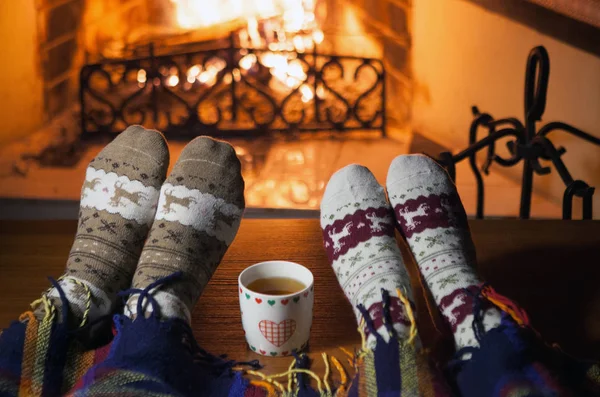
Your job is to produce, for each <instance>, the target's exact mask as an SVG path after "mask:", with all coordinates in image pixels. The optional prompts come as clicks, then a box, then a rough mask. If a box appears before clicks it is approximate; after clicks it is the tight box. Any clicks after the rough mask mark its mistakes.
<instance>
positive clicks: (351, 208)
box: [321, 165, 412, 346]
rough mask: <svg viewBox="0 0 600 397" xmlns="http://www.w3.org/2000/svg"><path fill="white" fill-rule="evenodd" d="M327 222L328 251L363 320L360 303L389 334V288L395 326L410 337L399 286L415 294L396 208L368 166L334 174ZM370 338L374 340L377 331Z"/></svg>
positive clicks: (325, 207) (326, 199) (324, 207)
mask: <svg viewBox="0 0 600 397" xmlns="http://www.w3.org/2000/svg"><path fill="white" fill-rule="evenodd" d="M321 228H322V229H323V240H324V244H325V249H326V251H327V255H328V256H329V260H330V262H331V265H332V267H333V270H334V272H335V274H336V276H337V279H338V281H339V283H340V285H341V287H342V289H343V290H344V293H345V294H346V296H347V297H348V299H349V300H350V303H351V304H352V306H353V307H355V313H356V317H357V320H358V321H359V322H360V320H361V318H362V314H361V312H360V311H359V310H358V309H356V306H357V305H359V304H362V305H364V307H365V308H366V309H367V310H368V312H369V314H370V317H371V318H372V319H373V323H374V326H375V329H376V330H377V332H378V333H379V334H381V335H382V336H383V338H384V339H385V340H386V341H387V340H389V332H387V330H386V328H385V316H384V310H383V303H382V289H383V290H386V291H388V292H389V294H390V309H391V311H390V317H391V322H392V323H393V327H394V329H395V330H396V331H397V333H398V335H399V336H400V337H401V338H403V337H406V335H407V334H408V326H409V325H410V322H409V321H408V317H407V316H406V311H405V308H404V305H403V304H402V302H401V301H400V299H399V298H398V295H397V293H396V289H400V290H401V291H403V293H405V294H406V295H407V297H408V298H409V299H411V300H412V292H411V288H410V280H409V277H408V274H407V272H406V268H405V267H404V263H403V261H402V256H401V254H400V250H399V248H398V245H397V244H396V239H395V237H394V216H393V212H392V208H391V207H390V205H389V204H388V202H387V201H386V198H385V192H384V190H383V188H382V187H381V186H380V185H379V184H378V183H377V181H376V180H375V177H374V176H373V174H371V172H370V171H369V170H368V169H367V168H365V167H362V166H359V165H349V166H347V167H345V168H342V169H341V170H339V171H338V172H336V173H335V174H334V175H333V176H332V177H331V179H330V181H329V183H328V185H327V188H326V189H325V194H324V196H323V200H322V202H321ZM366 331H367V334H368V330H366ZM367 341H368V343H369V345H370V346H373V344H374V343H375V341H376V338H375V335H368V339H367Z"/></svg>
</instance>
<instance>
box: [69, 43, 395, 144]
mask: <svg viewBox="0 0 600 397" xmlns="http://www.w3.org/2000/svg"><path fill="white" fill-rule="evenodd" d="M268 53H270V52H269V51H268V50H265V49H246V48H238V47H236V46H235V43H234V42H233V41H231V42H230V45H229V46H226V47H225V48H219V49H214V50H205V51H193V52H187V53H177V54H170V55H160V56H156V55H155V53H154V49H153V47H152V46H149V48H148V56H147V57H144V58H138V59H128V60H108V61H105V62H102V63H97V64H91V65H86V66H84V67H83V68H82V70H81V73H80V93H79V94H80V96H79V97H80V102H81V130H82V139H84V140H88V139H94V138H96V137H103V136H111V135H115V134H118V133H119V132H120V131H122V130H123V129H124V128H125V126H126V125H128V124H132V123H144V124H146V125H147V126H149V127H153V128H159V129H160V130H161V131H163V132H164V133H165V134H166V135H168V136H169V137H171V138H175V139H177V138H185V139H189V138H192V137H193V136H195V135H199V134H208V135H213V136H217V137H238V136H243V137H246V138H252V137H253V136H260V135H262V134H263V133H266V132H269V131H299V132H303V131H305V132H319V131H335V130H338V131H351V130H361V131H373V132H377V133H378V134H380V135H381V136H384V135H385V118H386V113H385V98H384V95H385V70H384V68H383V63H382V62H381V61H380V60H377V59H370V58H357V57H345V56H338V55H335V56H334V55H326V54H321V53H319V52H318V51H317V50H316V49H315V50H314V51H313V52H308V53H292V54H293V55H292V56H291V58H293V59H294V60H295V61H296V62H298V63H299V64H301V65H302V69H303V73H304V75H305V76H303V77H302V78H301V79H300V80H298V81H297V82H296V83H294V84H293V85H290V86H288V87H286V86H285V84H283V85H281V84H280V83H281V82H280V81H275V79H276V77H275V76H274V75H272V74H271V73H270V71H269V67H267V66H265V65H262V64H261V63H260V59H261V58H262V57H263V56H264V55H265V54H268ZM248 54H252V56H254V57H255V59H257V60H259V61H258V62H256V63H255V64H254V66H253V67H252V68H245V69H243V68H241V64H240V62H241V59H242V58H244V57H245V56H248ZM275 54H277V53H275ZM286 54H288V55H289V54H291V53H289V52H288V53H286ZM211 64H212V65H213V66H210V65H211ZM215 64H217V65H218V66H217V67H215V66H214V65H215ZM194 65H197V66H198V68H199V69H202V70H203V71H206V70H209V69H210V68H211V67H212V68H213V69H212V70H214V71H215V72H214V74H213V75H210V76H209V78H207V79H204V80H202V79H200V80H198V79H195V78H194V77H197V76H192V77H190V70H191V69H190V68H192V67H193V66H194ZM367 70H368V71H369V72H367ZM173 76H175V77H173ZM344 76H353V77H354V80H348V79H347V78H345V77H344ZM346 80H348V81H346ZM359 80H360V83H361V84H360V85H359V84H356V82H357V81H359ZM99 83H100V84H99ZM344 84H345V85H344ZM358 86H360V87H359V88H357V87H358ZM348 87H350V88H351V89H348ZM357 90H358V92H357ZM307 91H309V92H308V93H307ZM308 94H310V95H308ZM370 98H373V100H369V99H370Z"/></svg>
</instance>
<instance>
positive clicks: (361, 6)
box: [346, 0, 413, 130]
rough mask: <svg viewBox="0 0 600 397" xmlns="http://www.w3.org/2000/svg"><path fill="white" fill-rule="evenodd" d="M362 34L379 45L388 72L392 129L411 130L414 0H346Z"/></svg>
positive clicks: (388, 110) (388, 106)
mask: <svg viewBox="0 0 600 397" xmlns="http://www.w3.org/2000/svg"><path fill="white" fill-rule="evenodd" d="M346 1H347V2H348V3H350V4H351V5H352V6H353V7H354V10H355V12H356V16H357V20H358V21H362V24H363V29H364V31H365V33H366V34H367V35H368V36H369V37H371V38H373V39H374V40H375V41H376V42H377V43H378V44H379V46H380V51H381V58H382V59H383V61H384V64H385V68H386V71H387V88H386V90H387V92H386V94H387V95H386V99H387V108H386V110H387V114H388V118H389V121H390V125H391V127H392V128H393V127H396V128H401V129H407V130H409V129H410V123H411V112H412V96H413V80H412V67H411V52H412V50H411V49H412V36H411V22H412V9H413V5H412V2H413V0H375V1H372V0H346Z"/></svg>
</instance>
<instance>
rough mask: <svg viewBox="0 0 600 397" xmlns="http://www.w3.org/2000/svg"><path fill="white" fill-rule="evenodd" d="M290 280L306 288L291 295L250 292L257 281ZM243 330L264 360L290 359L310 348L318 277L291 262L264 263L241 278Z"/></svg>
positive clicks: (254, 266) (252, 268) (244, 272)
mask: <svg viewBox="0 0 600 397" xmlns="http://www.w3.org/2000/svg"><path fill="white" fill-rule="evenodd" d="M273 277H286V278H292V279H294V280H297V281H300V282H301V283H302V284H303V285H305V288H304V289H302V290H300V291H298V292H294V293H293V294H289V295H267V294H261V293H258V292H255V291H252V290H249V289H248V285H249V284H250V283H252V282H253V281H255V280H259V279H264V278H273ZM238 284H239V288H238V293H239V296H240V310H241V312H242V326H243V327H244V333H245V335H246V341H247V342H248V346H249V347H250V349H251V350H253V351H254V352H256V353H258V354H262V355H263V356H270V357H276V356H288V355H290V354H291V353H292V351H294V350H296V351H301V350H303V349H304V348H306V346H307V345H308V338H309V336H310V327H311V325H312V312H313V301H314V277H313V275H312V273H311V272H310V270H308V269H307V268H305V267H304V266H302V265H299V264H297V263H294V262H287V261H269V262H261V263H257V264H256V265H252V266H250V267H248V268H246V269H245V270H244V271H243V272H242V273H240V276H239V278H238Z"/></svg>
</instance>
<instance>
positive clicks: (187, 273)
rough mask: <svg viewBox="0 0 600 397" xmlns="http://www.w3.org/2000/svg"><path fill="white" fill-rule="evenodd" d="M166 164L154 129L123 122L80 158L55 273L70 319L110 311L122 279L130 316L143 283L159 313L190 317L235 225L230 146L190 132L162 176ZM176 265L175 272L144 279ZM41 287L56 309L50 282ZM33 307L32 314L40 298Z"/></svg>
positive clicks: (239, 193) (234, 163)
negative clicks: (73, 224)
mask: <svg viewBox="0 0 600 397" xmlns="http://www.w3.org/2000/svg"><path fill="white" fill-rule="evenodd" d="M168 165H169V151H168V147H167V144H166V142H165V139H164V137H163V136H162V134H160V133H159V132H157V131H153V130H146V129H144V128H143V127H140V126H132V127H129V128H127V130H125V131H124V132H123V133H121V134H119V135H118V136H117V137H116V138H115V139H114V140H113V141H112V142H111V143H110V144H109V145H107V146H106V147H105V148H104V149H103V150H102V151H101V152H100V153H99V154H98V156H96V157H95V158H94V159H93V160H92V161H91V163H90V164H89V167H88V168H87V172H86V177H85V182H84V183H83V187H82V190H81V204H80V212H79V223H78V227H77V233H76V236H75V242H74V243H73V247H72V248H71V253H70V254H69V258H68V261H67V267H66V271H65V273H64V275H63V276H62V277H61V278H60V279H59V281H58V283H59V285H60V289H61V290H62V291H63V292H64V293H65V295H66V300H67V301H68V303H69V309H70V314H71V315H70V318H71V320H70V321H69V322H70V323H71V322H72V325H73V326H80V325H85V324H86V323H90V322H94V321H95V320H97V319H99V318H101V317H103V316H105V315H108V314H110V313H113V312H114V311H115V309H116V306H117V304H118V297H117V293H118V292H119V291H121V290H124V289H128V288H130V287H131V290H132V294H131V295H130V297H129V299H128V301H127V305H126V307H125V314H126V315H128V316H130V317H132V318H133V317H135V316H136V315H137V307H138V305H137V303H138V300H139V293H140V292H141V291H142V290H144V289H147V288H149V287H151V288H152V296H153V298H154V299H155V300H156V302H157V303H158V307H159V308H160V311H161V313H160V316H161V317H162V318H172V317H177V318H180V319H183V320H186V321H189V320H190V315H191V310H192V308H193V306H194V304H195V303H196V301H197V300H198V298H199V296H200V294H201V292H202V290H203V288H204V287H205V286H206V284H207V283H208V281H209V279H210V277H211V276H212V274H213V273H214V271H215V270H216V268H217V265H218V264H219V262H220V260H221V258H222V257H223V255H224V254H225V251H226V250H227V248H228V246H229V245H230V244H231V242H232V241H233V239H234V237H235V234H236V233H237V230H238V227H239V224H240V221H241V216H242V212H243V210H244V195H243V192H244V181H243V179H242V176H241V170H240V162H239V160H238V159H237V157H236V154H235V151H234V149H233V148H232V147H231V146H230V145H229V144H227V143H224V142H220V141H216V140H214V139H211V138H208V137H199V138H196V139H194V140H193V141H191V142H190V143H189V144H188V145H187V146H186V147H185V149H184V150H183V151H182V153H181V156H180V158H179V160H178V161H177V163H176V164H175V166H174V167H173V170H172V172H171V174H170V175H169V177H168V178H166V173H167V169H168ZM165 178H166V180H165ZM176 272H179V273H180V274H179V277H178V278H177V279H175V280H171V281H170V282H169V283H168V284H166V285H157V286H156V287H153V283H155V282H156V281H158V280H160V279H162V278H164V277H166V276H169V275H171V274H173V273H176ZM46 294H47V296H48V297H49V298H50V299H51V300H52V302H53V303H54V305H55V306H57V307H58V308H59V310H57V313H59V314H60V313H61V310H60V307H61V306H62V304H63V303H62V301H61V299H60V296H59V295H60V293H59V290H58V289H57V288H51V289H50V290H49V291H48V292H47V293H46ZM142 303H143V305H142V306H143V310H144V311H145V312H150V311H152V310H153V306H152V305H149V304H148V302H146V299H144V302H142ZM35 313H36V316H37V317H38V319H40V318H42V317H43V316H44V315H45V309H44V307H43V306H42V305H39V306H38V307H37V308H36V310H35Z"/></svg>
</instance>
